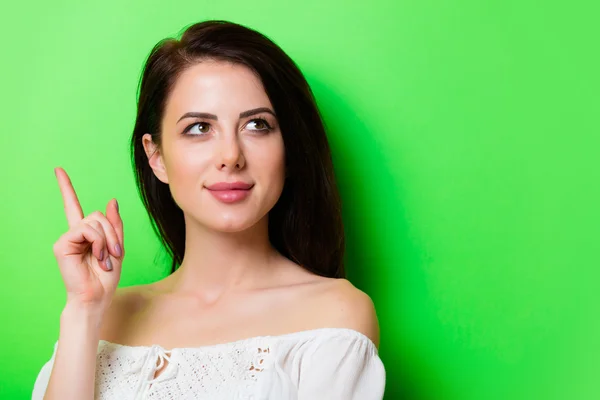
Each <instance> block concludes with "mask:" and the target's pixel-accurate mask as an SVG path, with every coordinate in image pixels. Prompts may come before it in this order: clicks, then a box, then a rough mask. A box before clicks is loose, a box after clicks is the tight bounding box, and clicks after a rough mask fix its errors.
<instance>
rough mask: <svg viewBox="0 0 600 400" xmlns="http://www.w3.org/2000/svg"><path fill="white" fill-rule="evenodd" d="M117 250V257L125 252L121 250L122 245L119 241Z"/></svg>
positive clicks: (116, 246)
mask: <svg viewBox="0 0 600 400" xmlns="http://www.w3.org/2000/svg"><path fill="white" fill-rule="evenodd" d="M115 252H116V253H117V257H121V255H122V254H123V253H122V252H121V245H120V244H119V243H117V244H116V245H115Z"/></svg>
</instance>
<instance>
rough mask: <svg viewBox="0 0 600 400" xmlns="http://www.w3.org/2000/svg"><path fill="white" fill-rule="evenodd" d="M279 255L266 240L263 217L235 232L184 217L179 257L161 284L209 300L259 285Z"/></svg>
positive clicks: (178, 291)
mask: <svg viewBox="0 0 600 400" xmlns="http://www.w3.org/2000/svg"><path fill="white" fill-rule="evenodd" d="M279 257H280V255H279V253H278V252H277V251H276V250H275V249H274V248H273V247H272V245H271V243H270V242H269V232H268V220H267V218H266V217H265V218H263V220H261V221H259V222H258V223H257V224H255V225H254V226H253V227H252V228H250V229H248V230H245V231H243V232H235V233H226V232H220V231H214V230H209V229H207V228H206V227H204V226H201V225H199V224H197V223H194V222H192V221H189V220H188V221H186V243H185V255H184V258H183V261H182V263H181V266H180V267H179V268H178V269H177V271H175V272H174V273H173V274H171V275H170V276H169V277H167V278H165V281H168V282H165V284H167V286H168V290H169V292H172V293H177V294H183V295H187V294H189V295H193V296H197V297H200V298H205V299H206V301H207V302H212V301H216V299H218V298H220V297H221V296H222V295H223V294H225V293H227V292H229V291H232V290H239V289H249V288H252V287H256V286H262V285H261V283H265V281H266V280H267V278H268V277H269V276H272V275H273V270H274V268H275V264H276V262H275V261H276V260H277V259H279Z"/></svg>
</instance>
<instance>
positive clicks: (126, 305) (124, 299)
mask: <svg viewBox="0 0 600 400" xmlns="http://www.w3.org/2000/svg"><path fill="white" fill-rule="evenodd" d="M151 294H152V285H151V284H148V285H134V286H126V287H120V288H117V290H116V291H115V294H114V295H113V298H112V302H111V304H110V306H109V307H108V309H107V311H106V313H105V314H104V319H103V321H102V326H101V328H100V339H104V340H108V341H113V342H118V341H119V338H120V337H121V335H123V333H124V332H123V331H124V330H125V329H127V325H128V324H127V323H128V322H129V321H131V319H132V317H133V316H134V315H135V314H136V313H137V312H138V311H139V310H141V309H142V308H143V307H144V305H145V304H146V301H147V300H148V298H149V296H150V295H151Z"/></svg>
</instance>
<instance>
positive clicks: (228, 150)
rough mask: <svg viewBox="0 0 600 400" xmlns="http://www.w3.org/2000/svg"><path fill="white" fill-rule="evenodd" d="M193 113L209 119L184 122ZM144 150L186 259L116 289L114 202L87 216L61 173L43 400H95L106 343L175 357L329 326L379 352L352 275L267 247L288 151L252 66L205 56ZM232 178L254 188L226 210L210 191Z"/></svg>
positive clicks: (371, 314) (370, 309)
mask: <svg viewBox="0 0 600 400" xmlns="http://www.w3.org/2000/svg"><path fill="white" fill-rule="evenodd" d="M257 110H258V111H257ZM188 112H201V113H208V114H212V116H210V115H209V116H207V115H204V116H202V117H184V118H182V117H183V116H184V114H185V113H188ZM143 145H144V148H145V150H146V154H147V156H148V162H149V165H150V166H151V167H152V170H153V171H154V174H155V175H156V177H157V178H158V179H159V180H161V181H162V182H164V183H166V184H168V185H169V188H170V190H171V194H172V196H173V199H174V200H175V202H176V203H177V204H178V206H179V207H180V208H181V209H182V210H183V213H184V218H185V222H186V249H185V257H184V260H183V262H182V264H181V266H180V267H179V269H178V270H177V271H175V272H174V273H173V274H171V275H169V276H167V277H165V278H164V279H161V280H159V281H157V282H154V283H152V284H147V285H137V286H131V287H126V288H119V289H117V288H116V287H117V284H118V281H119V278H120V274H121V263H122V260H123V254H124V253H123V251H124V250H123V249H124V245H123V223H122V220H121V218H120V216H119V213H118V209H117V206H116V201H113V200H111V202H109V204H108V206H107V209H106V214H102V213H101V212H98V211H97V212H94V213H92V214H90V215H89V216H88V217H86V218H83V213H82V211H81V206H80V205H79V202H78V201H77V197H76V195H75V192H74V190H73V187H72V185H71V183H70V181H69V179H68V176H67V175H66V173H65V172H64V171H63V170H62V169H57V178H58V181H59V186H60V188H61V193H62V195H63V199H64V201H65V211H66V213H67V219H68V220H69V232H67V233H66V234H65V235H63V237H61V239H60V240H59V242H57V244H56V245H55V254H56V258H57V261H58V263H59V266H60V271H61V274H62V275H63V279H64V280H65V286H66V287H67V293H68V299H69V301H68V303H67V306H66V307H65V311H64V313H63V314H64V318H63V319H62V320H61V338H59V348H58V353H57V359H56V361H57V365H55V368H54V370H58V372H55V371H53V375H52V376H51V379H50V384H51V387H52V390H51V391H50V390H49V391H48V392H47V394H48V393H51V395H50V396H51V397H48V396H47V397H46V398H49V399H58V398H78V399H84V400H85V399H92V398H93V383H94V382H93V380H94V374H93V372H94V367H95V364H94V355H95V350H96V349H97V344H98V340H99V339H104V340H107V341H111V342H113V343H120V344H124V345H130V346H149V345H152V344H159V345H161V346H162V347H164V348H166V349H172V348H175V347H178V348H181V347H199V346H207V345H213V344H219V343H227V342H232V341H236V340H241V339H246V338H250V337H254V336H264V335H283V334H287V333H292V332H298V331H304V330H310V329H317V328H323V327H329V328H348V329H354V330H356V331H359V332H361V333H363V334H365V335H366V336H367V337H369V338H370V339H371V340H372V341H373V342H374V343H375V344H376V345H378V344H379V327H378V323H377V317H376V313H375V309H374V306H373V303H372V301H371V299H370V298H369V297H368V296H367V295H366V294H365V293H363V292H362V291H360V290H358V289H357V288H355V287H354V286H353V285H352V284H351V283H350V282H349V281H347V280H346V279H332V278H324V277H321V276H318V275H315V274H313V273H311V272H309V271H307V270H306V269H304V268H302V267H301V266H300V265H297V264H296V263H294V262H292V261H290V260H288V259H287V258H285V257H283V256H282V255H281V254H279V253H278V252H277V251H276V250H275V249H274V248H273V247H272V246H271V245H270V241H269V237H268V212H269V211H270V210H271V208H272V207H273V206H274V205H275V203H276V202H277V199H278V198H279V196H280V194H281V190H282V188H283V185H284V182H285V168H284V167H285V157H284V154H285V151H284V150H285V149H284V146H283V139H282V136H281V132H280V130H279V127H278V123H277V118H276V116H275V114H274V112H273V107H272V105H271V103H270V101H269V98H268V96H267V95H266V93H265V92H264V89H263V87H262V83H261V82H260V80H259V79H258V78H257V76H256V75H254V74H253V73H252V72H251V71H250V70H249V69H247V68H246V67H243V66H240V65H235V64H231V63H225V62H220V61H209V60H206V61H202V62H200V63H198V64H196V65H194V66H192V67H190V68H188V69H187V70H186V71H185V72H184V73H183V74H182V75H181V76H180V77H179V79H178V81H177V82H176V84H175V87H174V88H173V92H172V93H171V95H170V97H169V99H168V101H167V106H166V110H165V115H164V118H163V121H162V142H161V144H160V146H159V145H157V144H155V143H154V142H153V141H152V137H151V135H150V134H146V135H145V136H144V138H143ZM235 181H243V182H247V183H251V184H252V185H253V188H252V191H251V193H250V195H249V196H248V197H247V198H246V199H245V200H243V201H240V202H237V203H222V202H220V201H218V200H217V199H216V198H215V197H214V196H213V195H212V194H211V193H210V192H209V190H208V189H207V186H210V185H212V184H214V183H217V182H235ZM118 246H120V247H118ZM119 249H121V253H119V251H118V250H119ZM102 250H104V253H103V254H101V252H102ZM107 254H108V255H109V256H108V257H110V258H109V259H110V264H112V267H113V269H112V270H107V262H106V256H107ZM102 256H104V257H105V258H104V261H100V260H101V259H102ZM365 267H367V266H365ZM62 335H64V337H66V338H69V340H70V341H71V342H74V343H76V344H72V343H69V342H67V341H66V340H63V339H62V337H63V336H62ZM86 335H87V336H86ZM84 336H85V337H84ZM61 340H62V341H61ZM76 353H77V354H76ZM65 360H69V362H70V364H71V365H70V366H69V365H67V362H66V361H65ZM165 364H166V363H165ZM74 366H77V367H74ZM166 366H167V365H165V366H164V367H163V368H161V369H160V370H158V371H157V372H156V374H155V377H157V376H159V375H160V374H161V373H162V371H164V369H165V368H166ZM74 377H77V378H76V379H74ZM67 378H69V379H67ZM73 381H77V382H78V384H77V385H75V387H73V385H72V382H73ZM49 388H50V386H49ZM69 396H71V397H69Z"/></svg>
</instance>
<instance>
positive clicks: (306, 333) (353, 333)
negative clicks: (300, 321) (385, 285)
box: [99, 328, 377, 352]
mask: <svg viewBox="0 0 600 400" xmlns="http://www.w3.org/2000/svg"><path fill="white" fill-rule="evenodd" d="M319 333H338V334H342V335H345V336H350V337H355V338H357V339H360V340H363V341H366V342H367V343H368V344H369V346H371V347H372V348H373V349H375V351H376V352H377V346H375V343H374V342H373V341H372V340H371V338H369V337H368V336H367V335H365V334H364V333H362V332H359V331H357V330H355V329H352V328H314V329H305V330H301V331H296V332H290V333H283V334H280V335H259V336H251V337H247V338H243V339H238V340H234V341H230V342H223V343H215V344H207V345H202V346H195V347H172V348H171V349H169V350H166V349H165V348H164V347H162V346H161V345H158V344H153V345H137V346H132V345H126V344H120V343H114V342H111V341H108V340H104V339H100V340H99V342H100V343H103V344H105V345H109V346H113V347H117V348H124V349H137V350H148V349H151V348H159V349H162V350H163V351H166V352H172V351H182V350H197V351H203V350H204V351H206V350H211V349H220V348H223V347H230V346H236V345H241V344H244V343H249V342H255V341H263V340H291V339H297V338H299V337H311V336H316V335H318V334H319Z"/></svg>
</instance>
